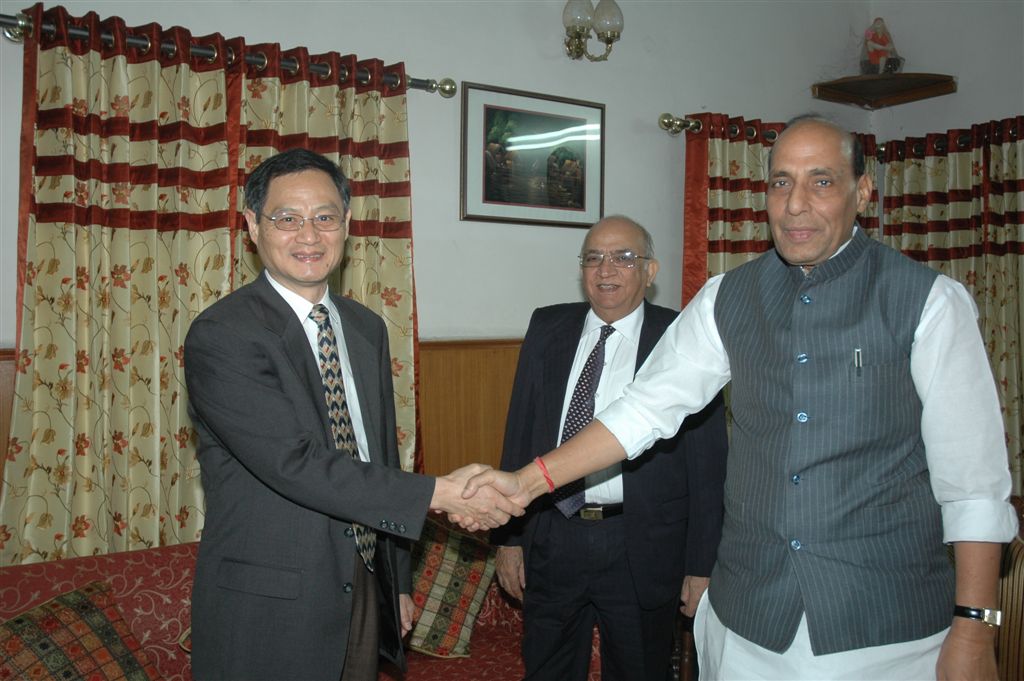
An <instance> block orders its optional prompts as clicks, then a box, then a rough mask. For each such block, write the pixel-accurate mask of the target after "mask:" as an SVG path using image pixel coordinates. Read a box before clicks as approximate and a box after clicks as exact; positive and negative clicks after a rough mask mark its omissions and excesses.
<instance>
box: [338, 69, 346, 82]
mask: <svg viewBox="0 0 1024 681" xmlns="http://www.w3.org/2000/svg"><path fill="white" fill-rule="evenodd" d="M346 80H348V67H347V66H345V65H342V67H341V68H340V69H339V70H338V82H339V83H344V82H345V81H346Z"/></svg>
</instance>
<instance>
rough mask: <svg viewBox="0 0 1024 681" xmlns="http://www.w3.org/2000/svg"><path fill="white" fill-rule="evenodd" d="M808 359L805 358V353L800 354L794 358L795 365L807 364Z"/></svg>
mask: <svg viewBox="0 0 1024 681" xmlns="http://www.w3.org/2000/svg"><path fill="white" fill-rule="evenodd" d="M808 359H809V357H808V356H807V353H806V352H801V353H800V354H799V355H797V356H796V363H797V364H807V360H808Z"/></svg>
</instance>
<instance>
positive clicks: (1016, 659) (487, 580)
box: [0, 497, 1024, 681]
mask: <svg viewBox="0 0 1024 681" xmlns="http://www.w3.org/2000/svg"><path fill="white" fill-rule="evenodd" d="M1013 502H1014V505H1015V507H1016V509H1017V511H1018V515H1019V516H1020V517H1021V520H1022V522H1021V526H1022V529H1021V531H1020V532H1019V534H1018V537H1017V539H1015V540H1014V542H1013V543H1012V544H1011V545H1010V547H1009V549H1008V550H1007V551H1006V553H1005V557H1004V561H1003V571H1002V577H1001V583H1000V607H1001V608H1002V610H1003V614H1004V620H1003V626H1002V627H1001V628H1000V631H999V638H998V642H997V646H998V647H997V658H998V663H999V671H1000V678H1001V679H1002V680H1003V681H1020V679H1024V500H1022V499H1021V498H1020V497H1015V498H1014V499H1013ZM433 539H434V541H433V542H432V543H431V542H421V545H423V544H425V545H426V546H428V549H427V551H428V552H429V551H435V552H436V554H437V555H438V556H442V555H443V556H446V557H454V559H455V560H456V561H461V562H463V563H466V564H467V565H468V564H469V559H470V558H473V559H480V560H482V561H483V563H481V565H485V564H487V561H489V560H490V558H489V553H487V552H478V553H477V554H474V555H473V556H470V555H469V553H470V550H471V549H470V547H473V548H472V551H478V550H479V549H480V548H481V547H482V548H486V545H484V544H483V543H482V542H479V541H476V542H472V541H468V540H466V541H465V542H464V545H462V544H459V542H460V541H463V540H465V537H461V538H459V537H458V535H455V536H449V537H444V536H435V537H433ZM198 546H199V545H198V543H191V544H180V545H176V546H164V547H159V548H152V549H144V550H139V551H128V552H123V553H112V554H108V555H103V556H90V557H83V558H69V559H65V560H59V561H50V562H47V563H36V564H32V565H20V566H12V567H4V568H2V569H0V622H3V623H4V624H3V625H2V626H0V630H2V629H4V628H6V627H9V625H11V623H12V622H14V621H15V620H17V619H18V618H17V617H16V616H18V615H21V614H22V613H25V611H28V610H31V609H33V608H37V606H41V605H42V604H44V603H47V602H48V601H52V599H55V598H57V597H61V596H62V595H67V594H68V593H69V592H72V593H73V592H75V591H76V590H82V589H83V588H84V587H86V586H87V585H90V584H95V583H96V582H99V583H101V585H103V587H104V588H105V589H107V590H109V595H110V596H111V597H112V598H111V600H112V604H111V606H112V607H106V608H105V609H104V613H105V614H106V615H108V616H111V617H116V616H117V615H120V616H121V617H123V620H124V622H125V623H126V628H125V629H124V630H123V631H122V634H123V636H124V638H130V639H132V640H133V641H135V642H137V644H138V646H137V647H138V649H139V650H140V651H141V654H142V655H138V651H134V652H135V653H136V657H137V658H139V659H145V660H147V661H148V662H149V665H148V667H147V670H148V672H149V675H148V676H141V677H140V678H152V679H167V680H168V681H191V678H192V675H191V667H190V665H189V657H188V653H187V652H186V648H187V644H188V639H187V631H188V625H189V619H190V615H191V589H192V574H193V571H194V568H195V559H196V552H197V549H198ZM431 546H432V548H429V547H431ZM419 564H420V565H422V566H424V567H423V568H422V569H421V568H417V578H418V580H419V581H418V582H417V586H416V587H415V589H416V591H417V593H416V594H415V595H414V597H415V598H416V599H417V608H418V609H419V610H421V611H422V612H421V622H422V621H425V620H427V619H428V618H429V616H430V613H431V609H432V608H433V607H434V605H432V604H431V601H430V598H431V595H430V594H431V589H434V590H436V589H437V586H438V584H439V583H440V580H439V579H438V575H439V574H445V570H443V569H441V570H435V569H433V568H434V565H435V564H434V563H432V562H431V561H430V560H426V559H423V558H421V560H420V561H419ZM453 574H466V575H469V576H470V579H469V581H470V582H472V586H473V587H474V588H475V590H476V594H477V595H476V596H475V597H473V598H472V599H469V598H467V599H463V600H465V601H466V602H462V603H454V602H450V601H451V599H448V598H447V596H445V597H442V598H440V599H439V600H440V601H448V602H442V603H441V606H440V607H441V609H442V610H447V609H448V607H449V606H460V607H461V606H467V607H469V608H470V609H472V610H473V618H475V621H473V618H471V619H460V618H454V619H452V620H451V621H452V622H453V624H451V625H450V626H449V629H451V630H454V629H455V628H456V627H455V623H456V622H457V623H458V624H459V625H460V626H461V627H462V628H463V629H464V630H465V634H466V636H465V638H464V639H463V643H465V644H466V645H467V646H468V648H464V649H462V650H460V651H459V652H458V654H459V655H463V654H464V655H468V656H467V657H459V656H454V655H453V654H452V653H453V652H454V651H451V650H443V651H442V654H444V655H445V656H444V657H439V656H437V655H438V652H437V651H438V649H437V648H436V647H435V648H434V651H435V654H427V653H425V652H418V651H416V650H410V651H409V654H408V671H407V672H405V673H404V674H403V673H402V672H400V671H399V670H397V669H395V668H394V667H391V666H388V665H385V666H384V668H382V670H381V674H380V681H463V680H464V681H501V680H503V679H508V680H510V681H511V680H513V679H521V678H522V671H523V670H522V663H521V662H520V659H519V641H520V638H521V636H522V613H521V612H520V610H519V609H518V608H517V607H516V606H515V605H514V604H513V603H511V602H510V601H509V600H508V599H507V598H506V597H505V596H504V594H503V593H502V592H501V590H500V588H499V587H498V585H497V582H496V580H492V579H491V575H493V564H491V567H490V569H489V570H483V571H482V572H481V571H480V570H477V569H476V568H475V567H474V568H472V569H467V571H465V573H459V572H458V571H456V572H455V573H453ZM481 574H482V575H483V576H484V578H482V579H479V580H477V581H474V579H475V578H474V577H473V576H474V575H476V576H479V575H481ZM427 583H429V584H428V585H427V586H424V585H425V584H427ZM445 587H446V593H449V594H450V593H451V588H450V587H451V584H445ZM470 601H472V602H470ZM435 605H436V604H435ZM446 621H447V620H446ZM414 633H415V632H414ZM446 633H449V634H452V635H453V636H454V635H456V632H454V631H447V632H446ZM470 633H471V637H470V636H469V634H470ZM678 633H679V635H678V636H677V640H678V641H677V650H676V653H675V657H674V660H673V668H674V669H673V671H674V673H675V675H676V677H677V678H680V679H687V678H688V677H690V676H691V674H692V666H691V665H692V661H690V660H689V659H688V658H689V652H688V645H687V643H686V641H687V637H688V634H687V633H686V632H683V631H680V632H678ZM426 638H429V636H427V637H425V638H424V640H420V645H419V647H420V648H421V649H422V650H426V649H428V648H430V646H429V645H428V644H429V641H426V640H425V639H426ZM4 645H5V644H4V638H3V636H2V635H0V681H3V680H4V679H5V678H17V677H16V676H12V675H11V674H7V675H6V677H5V674H4V665H3V660H4V658H3V653H4V652H5V651H4V650H3V647H4ZM129 648H133V646H129ZM6 652H7V653H8V654H10V651H9V650H8V651H6ZM83 677H84V675H83ZM599 679H600V661H599V656H598V650H597V640H596V638H595V641H594V650H593V654H592V656H591V670H590V676H589V681H598V680H599Z"/></svg>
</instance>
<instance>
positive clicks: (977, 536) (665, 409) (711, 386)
mask: <svg viewBox="0 0 1024 681" xmlns="http://www.w3.org/2000/svg"><path fill="white" fill-rule="evenodd" d="M724 276H725V275H718V276H716V277H713V278H712V279H710V280H709V281H708V282H707V283H706V284H705V285H704V287H703V288H701V290H700V291H699V292H698V293H697V295H696V296H695V297H694V299H693V300H692V301H691V302H690V304H689V305H687V306H686V308H685V309H684V310H683V311H682V313H681V314H680V316H679V317H678V318H677V319H676V320H675V321H674V322H673V323H672V325H671V326H669V327H668V329H667V330H666V331H665V334H664V335H663V336H662V338H661V340H660V341H659V342H658V344H657V345H656V346H655V347H654V350H653V351H652V352H651V355H650V356H649V357H648V358H647V361H646V362H645V363H644V365H643V367H642V368H641V369H640V371H639V372H638V373H637V375H636V379H635V380H634V382H633V383H631V384H630V385H628V386H627V387H626V388H625V390H624V393H623V397H622V398H621V399H619V400H617V401H616V402H614V403H613V404H611V405H610V406H609V407H608V408H606V409H604V410H603V411H601V412H600V413H598V414H597V416H596V418H597V419H598V420H600V421H601V423H603V424H604V425H605V426H606V427H607V428H608V429H609V430H610V431H611V432H612V434H613V435H614V436H615V437H616V439H617V440H618V441H619V444H621V445H622V447H623V448H624V449H625V450H626V454H627V457H628V458H630V459H632V458H635V457H637V456H639V455H640V454H642V453H643V452H644V451H645V450H646V449H647V448H648V447H650V446H651V445H652V444H653V443H654V442H655V441H657V440H659V439H661V438H665V437H671V436H672V435H674V434H675V433H676V431H677V430H678V429H679V426H680V424H681V423H682V421H683V419H684V418H685V417H686V416H687V415H688V414H692V413H695V412H697V411H699V410H700V409H701V408H703V406H704V405H705V404H707V403H708V401H710V400H711V399H712V398H713V397H714V396H715V394H716V393H717V392H718V391H719V390H721V389H722V387H723V386H724V385H725V384H726V383H728V382H729V380H730V377H731V374H730V368H729V357H728V355H727V354H726V352H725V348H724V346H723V344H722V339H721V337H720V336H719V333H718V328H717V326H716V323H715V313H714V309H715V299H716V297H717V295H718V289H719V285H720V284H721V282H722V278H723V277H724ZM910 372H911V376H912V378H913V381H914V385H915V387H916V389H917V394H918V396H919V397H920V398H921V404H922V408H923V411H922V415H921V435H922V438H923V440H924V444H925V456H926V458H927V461H928V471H929V474H930V477H931V486H932V492H933V493H934V495H935V499H936V501H937V502H938V503H939V504H940V505H941V507H942V522H943V538H944V541H946V542H956V541H982V542H1008V541H1010V540H1011V539H1012V538H1013V537H1014V536H1015V535H1016V533H1017V517H1016V513H1015V511H1014V509H1013V507H1012V506H1011V505H1010V504H1009V501H1008V499H1009V495H1010V489H1011V482H1010V474H1009V469H1008V461H1007V454H1006V443H1005V439H1004V426H1003V419H1002V416H1001V415H1000V410H999V400H998V397H997V395H996V389H995V384H994V382H993V380H992V370H991V368H990V367H989V364H988V357H987V356H986V354H985V346H984V344H983V342H982V339H981V334H980V332H979V331H978V324H977V308H976V307H975V304H974V300H973V299H972V298H971V296H970V294H969V293H968V292H967V290H966V289H965V288H964V287H963V285H961V284H960V283H959V282H956V281H954V280H953V279H950V278H949V277H947V276H945V275H942V274H940V275H939V276H938V277H937V278H936V279H935V283H934V284H933V285H932V288H931V291H930V292H929V294H928V299H927V300H926V301H925V305H924V309H923V312H922V314H921V320H920V322H919V323H918V326H917V329H916V331H915V333H914V342H913V345H912V347H911V353H910Z"/></svg>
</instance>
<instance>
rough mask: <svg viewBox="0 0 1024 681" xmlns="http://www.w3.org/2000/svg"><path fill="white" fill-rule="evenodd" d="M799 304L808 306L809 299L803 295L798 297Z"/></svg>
mask: <svg viewBox="0 0 1024 681" xmlns="http://www.w3.org/2000/svg"><path fill="white" fill-rule="evenodd" d="M800 302H801V303H803V304H804V305H810V304H811V297H810V296H809V295H807V294H806V293H805V294H803V295H802V296H800Z"/></svg>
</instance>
